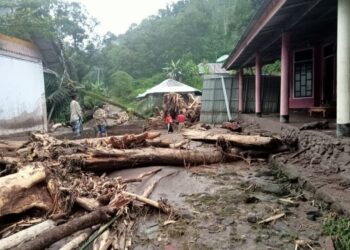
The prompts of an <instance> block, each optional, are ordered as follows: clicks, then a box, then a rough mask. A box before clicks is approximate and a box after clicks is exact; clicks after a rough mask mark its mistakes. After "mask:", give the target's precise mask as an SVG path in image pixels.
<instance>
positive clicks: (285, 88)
mask: <svg viewBox="0 0 350 250" xmlns="http://www.w3.org/2000/svg"><path fill="white" fill-rule="evenodd" d="M289 44H290V34H289V33H286V32H283V33H282V51H281V97H280V99H281V100H280V122H283V123H288V122H289V72H290V45H289Z"/></svg>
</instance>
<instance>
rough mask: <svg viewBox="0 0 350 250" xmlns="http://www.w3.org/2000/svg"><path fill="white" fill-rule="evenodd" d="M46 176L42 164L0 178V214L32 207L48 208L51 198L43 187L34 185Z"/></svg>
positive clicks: (17, 211)
mask: <svg viewBox="0 0 350 250" xmlns="http://www.w3.org/2000/svg"><path fill="white" fill-rule="evenodd" d="M45 178H46V173H45V169H44V167H42V166H37V167H36V166H34V165H30V166H27V167H25V168H23V169H21V170H20V171H18V172H17V173H15V174H10V175H6V176H4V177H1V178H0V187H1V188H0V216H3V215H6V214H13V213H21V212H23V211H25V210H27V209H30V208H33V207H39V208H43V209H45V210H48V209H50V207H51V205H52V200H51V198H50V196H49V194H48V192H47V190H43V188H41V187H39V186H36V185H37V184H38V183H40V182H43V181H44V180H45Z"/></svg>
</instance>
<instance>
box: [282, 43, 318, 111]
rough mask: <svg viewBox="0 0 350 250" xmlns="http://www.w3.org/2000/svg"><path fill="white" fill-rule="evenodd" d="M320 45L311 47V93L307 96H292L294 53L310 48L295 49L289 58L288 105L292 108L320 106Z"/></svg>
mask: <svg viewBox="0 0 350 250" xmlns="http://www.w3.org/2000/svg"><path fill="white" fill-rule="evenodd" d="M322 47H323V46H322V45H315V46H313V47H312V48H311V49H312V50H313V95H312V97H307V98H295V97H294V56H293V55H294V54H295V52H296V51H300V50H304V49H310V47H308V48H304V49H296V50H294V51H293V53H292V58H291V59H290V60H291V62H292V63H291V66H292V67H291V72H290V79H291V80H290V92H289V93H290V95H289V107H290V108H292V109H293V108H294V109H302V108H310V107H315V106H320V104H321V94H322V81H323V79H322V75H323V72H322V62H323V58H322Z"/></svg>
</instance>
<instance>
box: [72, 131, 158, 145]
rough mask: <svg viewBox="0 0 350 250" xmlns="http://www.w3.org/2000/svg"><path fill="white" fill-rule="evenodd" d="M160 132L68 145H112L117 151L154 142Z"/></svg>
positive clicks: (85, 140) (84, 140)
mask: <svg viewBox="0 0 350 250" xmlns="http://www.w3.org/2000/svg"><path fill="white" fill-rule="evenodd" d="M159 136H160V133H159V132H151V131H150V132H144V133H141V134H137V135H135V134H126V135H121V136H109V137H104V138H93V139H81V140H73V141H70V142H68V143H72V144H79V145H87V146H97V145H111V146H112V147H113V148H116V149H125V148H129V147H131V146H132V145H137V144H141V143H143V142H145V141H146V140H152V139H154V138H156V137H159Z"/></svg>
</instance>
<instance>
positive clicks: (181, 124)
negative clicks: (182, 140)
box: [176, 111, 186, 132]
mask: <svg viewBox="0 0 350 250" xmlns="http://www.w3.org/2000/svg"><path fill="white" fill-rule="evenodd" d="M176 120H177V122H178V123H179V128H178V129H179V132H180V131H181V130H182V129H183V128H184V127H185V121H186V116H185V115H184V114H183V112H182V111H180V114H179V115H178V116H177V117H176Z"/></svg>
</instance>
